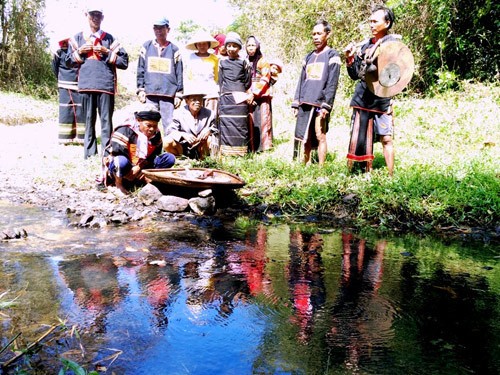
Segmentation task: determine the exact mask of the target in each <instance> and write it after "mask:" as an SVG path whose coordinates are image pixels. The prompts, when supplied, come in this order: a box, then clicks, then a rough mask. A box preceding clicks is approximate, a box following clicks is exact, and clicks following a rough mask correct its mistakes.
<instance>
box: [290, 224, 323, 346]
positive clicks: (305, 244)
mask: <svg viewBox="0 0 500 375" xmlns="http://www.w3.org/2000/svg"><path fill="white" fill-rule="evenodd" d="M322 249H323V239H322V238H321V235H320V234H317V233H315V234H308V233H304V232H302V231H301V230H300V229H296V230H293V231H291V232H290V264H289V266H288V283H289V287H290V294H291V297H292V302H293V307H294V310H295V317H294V321H295V323H296V324H297V325H298V327H299V337H298V339H299V340H300V341H301V342H303V343H306V342H307V341H308V340H309V337H310V335H311V334H312V330H313V318H314V313H315V312H316V311H317V310H318V309H319V308H320V307H321V306H323V305H324V303H325V300H326V290H325V285H324V279H323V278H324V275H323V273H324V270H323V264H322V259H321V252H322Z"/></svg>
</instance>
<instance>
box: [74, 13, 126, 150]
mask: <svg viewBox="0 0 500 375" xmlns="http://www.w3.org/2000/svg"><path fill="white" fill-rule="evenodd" d="M85 16H86V17H87V18H88V21H89V26H90V30H89V31H88V32H83V31H82V32H80V33H78V34H76V35H75V36H74V37H73V38H71V39H70V53H69V54H68V56H67V58H66V62H67V65H72V66H75V65H76V66H79V69H80V70H79V75H78V91H79V92H80V93H81V96H82V107H83V111H84V113H85V116H86V118H85V139H84V158H85V159H87V158H88V157H89V156H93V155H96V154H97V136H96V131H95V123H96V117H97V111H99V117H100V119H101V152H103V151H104V149H105V148H106V146H107V145H108V143H109V139H110V136H111V132H112V130H113V122H112V119H113V111H114V107H115V94H116V87H117V82H116V80H117V77H116V69H117V68H118V69H127V68H128V54H127V52H126V51H125V49H123V48H122V47H121V45H120V43H119V42H118V41H117V40H116V39H115V38H113V36H112V35H111V34H109V33H107V32H104V31H103V30H101V22H102V20H103V19H104V15H103V11H102V8H101V7H100V6H90V7H88V8H87V11H86V13H85Z"/></svg>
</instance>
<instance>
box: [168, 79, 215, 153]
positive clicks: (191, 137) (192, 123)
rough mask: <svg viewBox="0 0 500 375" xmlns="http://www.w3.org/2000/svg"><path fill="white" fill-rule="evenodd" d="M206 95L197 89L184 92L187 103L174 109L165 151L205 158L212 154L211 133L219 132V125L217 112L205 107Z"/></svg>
mask: <svg viewBox="0 0 500 375" xmlns="http://www.w3.org/2000/svg"><path fill="white" fill-rule="evenodd" d="M193 89H194V88H193ZM204 97H205V94H202V93H200V92H199V91H196V90H193V91H189V92H185V93H184V95H183V98H184V100H185V101H186V103H187V104H186V105H185V106H184V107H181V108H179V109H177V110H175V111H174V120H173V122H172V123H171V124H170V125H169V126H168V128H167V132H166V137H165V142H164V150H165V151H167V152H169V153H171V154H174V155H176V156H180V155H186V156H188V157H189V158H192V159H204V158H205V157H206V156H208V155H209V154H210V147H211V146H212V142H211V140H212V138H211V135H212V134H215V133H216V132H217V127H216V124H215V112H213V111H211V110H210V109H208V108H206V107H203V98H204Z"/></svg>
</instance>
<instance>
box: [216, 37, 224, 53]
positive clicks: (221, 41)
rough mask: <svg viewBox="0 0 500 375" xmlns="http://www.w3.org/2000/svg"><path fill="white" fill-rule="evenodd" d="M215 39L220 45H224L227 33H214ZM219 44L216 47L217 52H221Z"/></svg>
mask: <svg viewBox="0 0 500 375" xmlns="http://www.w3.org/2000/svg"><path fill="white" fill-rule="evenodd" d="M214 39H215V40H216V41H218V42H219V46H223V45H224V44H225V42H226V35H224V34H217V35H214ZM219 46H217V47H215V48H214V51H215V54H216V55H218V54H219Z"/></svg>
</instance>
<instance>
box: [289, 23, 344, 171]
mask: <svg viewBox="0 0 500 375" xmlns="http://www.w3.org/2000/svg"><path fill="white" fill-rule="evenodd" d="M331 31H332V28H331V26H330V24H329V23H328V22H326V21H318V22H317V23H316V25H315V26H314V28H313V32H312V37H313V43H314V46H315V50H314V51H312V52H310V53H309V54H308V55H307V56H306V58H305V60H304V62H303V63H302V72H301V74H300V79H299V83H298V85H297V90H296V92H295V97H294V100H293V102H292V108H293V112H294V116H295V117H296V118H297V123H296V125H295V145H294V159H296V158H297V157H298V156H299V154H300V152H301V149H302V147H303V152H304V159H303V160H304V163H305V164H309V163H310V162H311V150H312V149H313V148H316V147H317V149H318V159H319V160H318V161H319V164H320V165H323V164H324V162H325V160H326V153H327V144H326V133H327V132H328V122H329V121H330V113H331V111H332V109H333V101H334V99H335V93H336V92H337V85H338V81H339V74H340V56H339V54H338V53H337V51H335V50H334V49H332V48H330V47H329V46H328V45H327V43H328V37H329V36H330V33H331Z"/></svg>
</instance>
